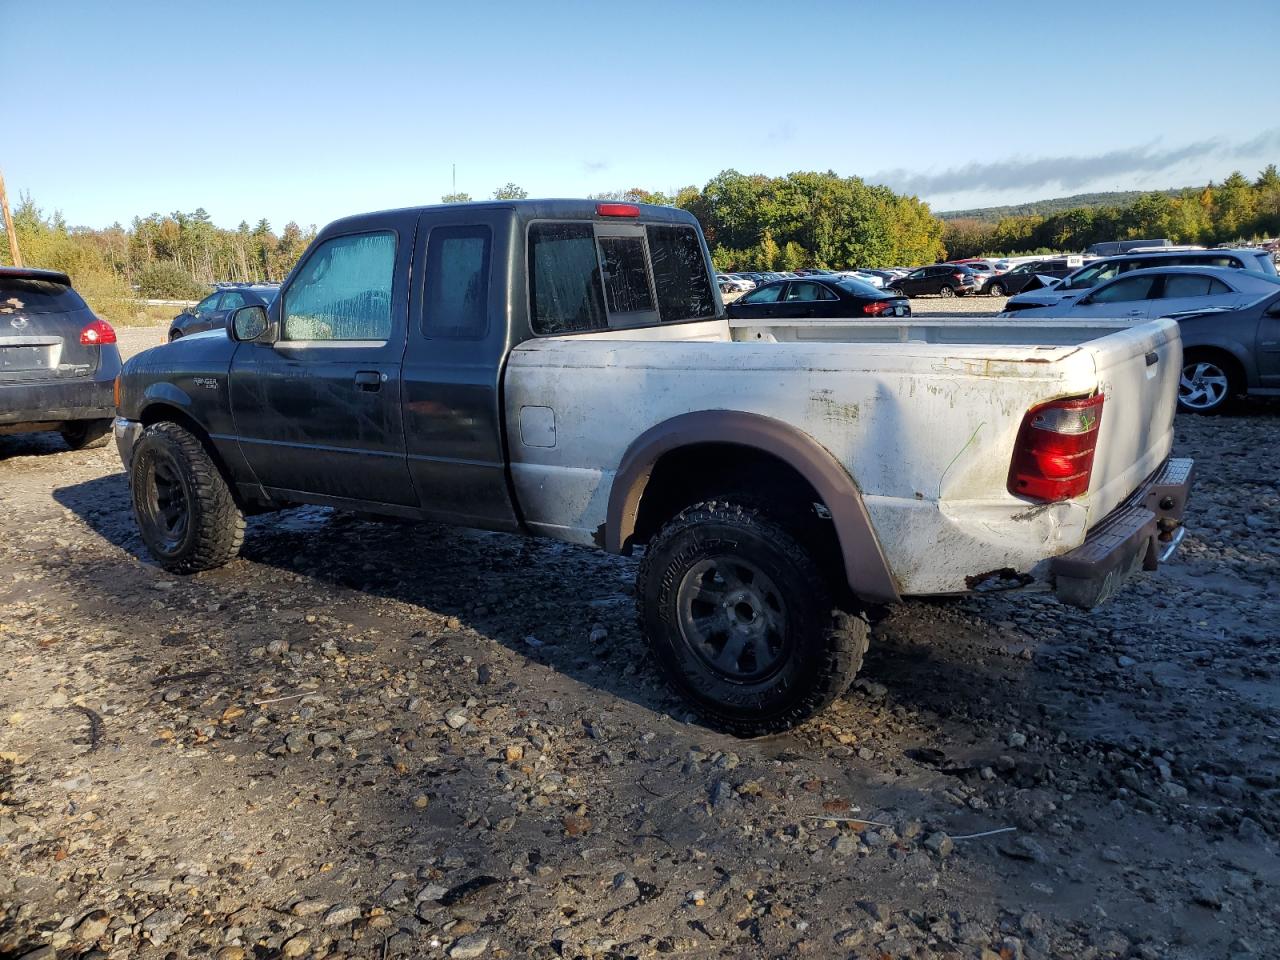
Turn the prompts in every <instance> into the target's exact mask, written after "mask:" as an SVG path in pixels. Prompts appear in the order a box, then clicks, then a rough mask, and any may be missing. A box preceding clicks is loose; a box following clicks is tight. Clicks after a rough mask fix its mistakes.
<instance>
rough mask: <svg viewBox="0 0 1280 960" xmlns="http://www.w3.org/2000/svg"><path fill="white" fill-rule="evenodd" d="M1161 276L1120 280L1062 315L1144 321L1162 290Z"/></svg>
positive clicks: (1104, 286)
mask: <svg viewBox="0 0 1280 960" xmlns="http://www.w3.org/2000/svg"><path fill="white" fill-rule="evenodd" d="M1161 280H1162V277H1161V275H1160V274H1145V275H1143V276H1128V277H1120V278H1119V279H1117V280H1112V281H1111V282H1110V283H1105V284H1103V285H1102V286H1100V287H1098V288H1097V289H1096V290H1094V291H1093V293H1091V294H1089V295H1088V296H1085V297H1081V298H1080V300H1078V301H1077V302H1076V303H1075V305H1074V306H1071V307H1069V308H1067V309H1066V310H1065V311H1064V312H1063V313H1062V314H1061V315H1062V316H1067V317H1076V318H1087V317H1098V318H1103V317H1105V318H1116V319H1121V320H1142V319H1145V318H1146V317H1148V316H1150V314H1151V305H1152V299H1151V298H1152V297H1153V296H1154V295H1155V294H1156V292H1157V291H1158V290H1159V287H1160V281H1161Z"/></svg>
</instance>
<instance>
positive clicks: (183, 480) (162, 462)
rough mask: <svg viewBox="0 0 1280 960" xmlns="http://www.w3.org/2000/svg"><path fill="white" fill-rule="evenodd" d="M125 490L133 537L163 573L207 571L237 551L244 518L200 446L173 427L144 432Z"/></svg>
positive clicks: (160, 426)
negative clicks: (138, 537) (133, 525)
mask: <svg viewBox="0 0 1280 960" xmlns="http://www.w3.org/2000/svg"><path fill="white" fill-rule="evenodd" d="M129 487H130V489H131V492H132V495H133V514H134V517H135V518H136V519H137V521H138V532H139V533H141V534H142V540H143V542H144V543H146V545H147V549H148V550H149V551H150V552H151V555H152V556H153V557H155V559H156V561H157V562H158V563H159V564H160V566H162V567H164V568H165V569H166V570H169V571H171V572H173V573H196V572H197V571H200V570H211V569H213V568H214V567H220V566H222V565H223V564H225V563H226V562H227V561H228V560H230V559H231V558H232V557H234V556H235V555H236V554H237V553H238V552H239V551H240V545H241V544H242V543H243V542H244V515H243V514H242V513H241V512H240V508H239V507H238V506H237V505H236V502H235V499H234V498H233V497H232V495H231V489H230V488H229V487H228V486H227V483H226V481H225V480H224V479H223V478H222V474H221V473H220V472H219V471H218V467H217V465H216V464H215V463H214V462H213V459H212V458H211V457H210V456H209V453H208V451H207V450H205V448H204V445H203V444H202V443H201V442H200V441H199V440H198V439H197V438H196V437H195V436H194V435H192V434H191V433H190V432H189V431H187V430H185V429H183V428H182V427H180V426H179V425H178V424H176V423H157V424H154V425H153V426H150V427H147V429H146V431H145V432H144V433H143V434H142V437H141V438H140V439H139V440H138V445H137V446H136V447H135V448H134V452H133V460H132V461H131V463H130V466H129Z"/></svg>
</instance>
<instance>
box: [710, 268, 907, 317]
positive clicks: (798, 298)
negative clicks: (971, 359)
mask: <svg viewBox="0 0 1280 960" xmlns="http://www.w3.org/2000/svg"><path fill="white" fill-rule="evenodd" d="M725 309H726V310H727V311H728V313H729V316H730V317H732V318H734V319H735V320H765V319H768V320H801V319H805V320H807V319H809V318H811V317H812V318H815V319H841V318H844V319H848V318H857V319H864V320H865V319H866V318H867V317H909V316H911V304H909V303H908V302H907V301H906V299H905V298H904V297H901V296H894V295H892V294H889V293H885V292H884V291H882V290H877V289H876V288H875V287H873V286H871V285H870V284H868V283H863V282H862V281H860V280H854V279H852V278H850V277H838V276H837V277H805V278H804V279H803V280H775V281H774V282H773V283H767V284H765V285H764V286H763V287H757V288H756V289H754V290H752V291H751V292H750V293H748V294H747V295H746V296H745V297H742V298H741V299H739V300H736V301H734V302H733V303H731V304H729V305H728V306H727V307H726V308H725Z"/></svg>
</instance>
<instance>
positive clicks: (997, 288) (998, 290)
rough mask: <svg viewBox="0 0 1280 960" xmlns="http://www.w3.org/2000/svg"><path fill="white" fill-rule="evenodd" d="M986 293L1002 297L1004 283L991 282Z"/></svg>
mask: <svg viewBox="0 0 1280 960" xmlns="http://www.w3.org/2000/svg"><path fill="white" fill-rule="evenodd" d="M987 293H989V294H991V296H993V297H1003V296H1004V284H1003V283H993V284H991V285H989V286H988V287H987Z"/></svg>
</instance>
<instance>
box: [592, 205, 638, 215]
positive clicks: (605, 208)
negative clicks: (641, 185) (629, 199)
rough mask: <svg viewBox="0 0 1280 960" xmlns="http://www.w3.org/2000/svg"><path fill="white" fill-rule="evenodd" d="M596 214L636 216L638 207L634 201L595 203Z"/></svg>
mask: <svg viewBox="0 0 1280 960" xmlns="http://www.w3.org/2000/svg"><path fill="white" fill-rule="evenodd" d="M596 215H597V216H601V217H638V216H640V208H639V207H637V206H636V205H635V204H634V203H597V204H596Z"/></svg>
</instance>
